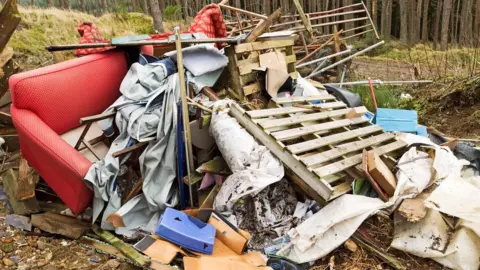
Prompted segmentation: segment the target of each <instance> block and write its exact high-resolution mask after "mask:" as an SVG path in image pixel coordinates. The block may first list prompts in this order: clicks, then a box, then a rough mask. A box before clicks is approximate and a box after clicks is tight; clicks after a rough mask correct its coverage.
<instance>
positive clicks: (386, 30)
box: [381, 0, 392, 41]
mask: <svg viewBox="0 0 480 270" xmlns="http://www.w3.org/2000/svg"><path fill="white" fill-rule="evenodd" d="M381 28H382V37H383V39H384V40H385V41H388V40H390V36H391V34H392V0H385V1H382V16H381Z"/></svg>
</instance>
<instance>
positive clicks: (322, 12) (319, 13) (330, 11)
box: [282, 3, 362, 18]
mask: <svg viewBox="0 0 480 270" xmlns="http://www.w3.org/2000/svg"><path fill="white" fill-rule="evenodd" d="M361 5H362V4H361V3H358V4H353V5H348V6H344V7H339V8H335V9H331V10H325V11H318V12H312V13H306V14H305V15H309V16H315V15H321V14H329V13H332V12H335V11H339V10H344V9H348V8H352V7H356V6H361ZM298 16H299V15H298V14H295V15H284V16H282V18H291V17H298Z"/></svg>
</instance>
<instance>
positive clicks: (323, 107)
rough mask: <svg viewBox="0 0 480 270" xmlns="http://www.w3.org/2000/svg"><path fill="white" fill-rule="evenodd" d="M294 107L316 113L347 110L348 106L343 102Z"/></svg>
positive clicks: (295, 105) (296, 105) (296, 104)
mask: <svg viewBox="0 0 480 270" xmlns="http://www.w3.org/2000/svg"><path fill="white" fill-rule="evenodd" d="M293 107H298V108H305V109H311V110H314V111H326V110H329V109H338V108H345V107H347V104H345V103H343V102H342V101H335V102H328V103H322V104H311V105H304V104H298V103H294V104H293ZM357 108H360V107H357ZM360 116H361V115H358V116H356V117H360ZM346 118H349V117H346ZM350 118H353V117H350Z"/></svg>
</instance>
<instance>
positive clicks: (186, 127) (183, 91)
mask: <svg viewBox="0 0 480 270" xmlns="http://www.w3.org/2000/svg"><path fill="white" fill-rule="evenodd" d="M175 36H176V43H175V45H176V49H177V65H178V80H179V83H180V96H181V102H182V120H183V134H184V141H185V150H186V151H187V152H186V156H187V174H188V179H191V173H192V172H193V171H194V165H193V151H192V143H191V136H190V121H189V119H188V104H187V88H186V86H185V68H184V67H183V52H182V41H181V39H180V27H178V26H177V27H175ZM179 177H181V176H179ZM188 192H189V195H190V207H192V208H193V207H194V205H193V192H192V184H191V183H190V181H188Z"/></svg>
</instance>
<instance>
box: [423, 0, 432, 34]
mask: <svg viewBox="0 0 480 270" xmlns="http://www.w3.org/2000/svg"><path fill="white" fill-rule="evenodd" d="M429 6H430V0H423V18H422V19H423V20H422V41H423V42H424V43H425V42H428V29H429V27H428V8H429Z"/></svg>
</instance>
